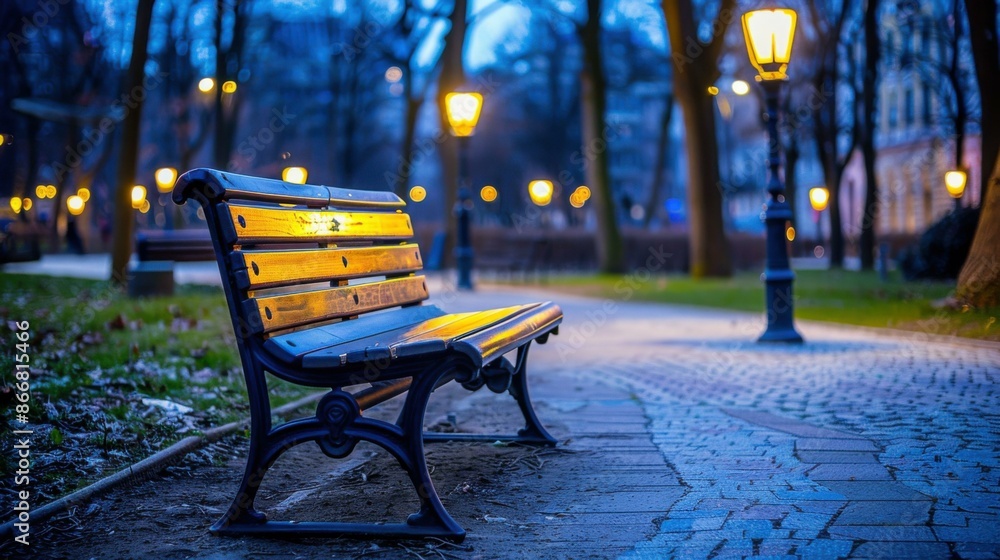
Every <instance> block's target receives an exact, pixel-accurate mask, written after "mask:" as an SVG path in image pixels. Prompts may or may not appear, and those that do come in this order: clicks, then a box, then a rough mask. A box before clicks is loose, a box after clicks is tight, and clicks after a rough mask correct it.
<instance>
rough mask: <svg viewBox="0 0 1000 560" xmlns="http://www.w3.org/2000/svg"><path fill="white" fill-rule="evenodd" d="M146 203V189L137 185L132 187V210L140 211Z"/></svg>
mask: <svg viewBox="0 0 1000 560" xmlns="http://www.w3.org/2000/svg"><path fill="white" fill-rule="evenodd" d="M145 201H146V187H144V186H142V185H136V186H134V187H132V208H136V209H138V208H139V207H141V206H142V203H143V202H145Z"/></svg>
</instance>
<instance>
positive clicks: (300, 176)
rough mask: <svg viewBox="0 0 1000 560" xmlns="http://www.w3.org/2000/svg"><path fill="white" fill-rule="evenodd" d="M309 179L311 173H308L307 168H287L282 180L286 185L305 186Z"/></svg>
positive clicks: (283, 171) (282, 174) (282, 172)
mask: <svg viewBox="0 0 1000 560" xmlns="http://www.w3.org/2000/svg"><path fill="white" fill-rule="evenodd" d="M307 177H309V172H308V171H306V168H305V167H286V168H285V169H284V170H282V171H281V180H282V181H285V182H286V183H295V184H296V185H304V184H305V183H306V178H307Z"/></svg>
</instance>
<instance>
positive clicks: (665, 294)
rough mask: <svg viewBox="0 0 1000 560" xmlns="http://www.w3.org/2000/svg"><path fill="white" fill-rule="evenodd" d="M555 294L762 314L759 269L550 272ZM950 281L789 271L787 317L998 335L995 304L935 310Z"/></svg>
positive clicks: (971, 335) (998, 337)
mask: <svg viewBox="0 0 1000 560" xmlns="http://www.w3.org/2000/svg"><path fill="white" fill-rule="evenodd" d="M549 285H550V286H552V287H553V288H556V289H558V290H559V291H562V292H569V293H576V294H581V295H588V296H598V297H609V298H613V299H619V300H637V301H655V302H661V303H678V304H685V305H696V306H705V307H717V308H725V309H735V310H739V311H750V312H763V309H764V291H763V287H762V284H761V281H760V275H759V273H740V274H737V275H736V276H734V277H733V278H729V279H705V280H692V279H691V278H689V277H686V276H656V275H654V276H652V277H649V278H647V277H646V276H644V275H635V274H634V275H625V276H617V275H580V276H553V277H550V278H549ZM953 288H954V286H953V285H952V284H950V283H942V282H906V281H903V280H902V279H901V278H900V277H899V276H898V275H895V274H893V275H890V276H889V278H888V279H887V280H886V281H882V280H880V279H879V278H878V276H877V274H875V273H873V272H851V271H843V270H823V271H819V270H804V271H797V272H796V281H795V288H794V295H795V316H796V317H797V318H800V319H813V320H818V321H829V322H834V323H845V324H849V325H862V326H867V327H883V328H885V327H889V328H894V329H902V330H909V331H917V332H924V333H928V334H947V335H956V336H963V337H968V338H978V339H985V340H1000V325H998V324H997V317H998V316H1000V309H996V308H994V309H982V310H970V309H959V310H946V309H936V308H935V307H934V306H933V305H932V302H934V301H935V300H940V299H942V298H944V297H946V296H947V295H948V294H949V293H951V291H952V290H953Z"/></svg>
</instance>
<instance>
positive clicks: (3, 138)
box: [0, 134, 7, 146]
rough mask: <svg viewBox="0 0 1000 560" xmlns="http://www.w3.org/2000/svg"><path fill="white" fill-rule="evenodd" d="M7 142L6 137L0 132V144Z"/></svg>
mask: <svg viewBox="0 0 1000 560" xmlns="http://www.w3.org/2000/svg"><path fill="white" fill-rule="evenodd" d="M6 142H7V137H6V136H4V135H3V134H0V146H3V145H4V144H5V143H6Z"/></svg>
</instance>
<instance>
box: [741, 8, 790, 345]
mask: <svg viewBox="0 0 1000 560" xmlns="http://www.w3.org/2000/svg"><path fill="white" fill-rule="evenodd" d="M795 19H796V14H795V11H794V10H790V9H785V8H779V9H773V10H754V11H751V12H747V13H745V14H743V35H744V37H745V38H746V43H747V53H748V54H749V56H750V62H751V63H752V64H753V66H754V68H756V69H757V73H758V75H757V77H756V80H757V81H758V82H760V84H761V86H762V87H763V88H764V99H765V107H766V112H765V120H766V122H767V134H768V146H769V149H768V167H769V179H768V183H767V191H768V193H769V194H770V195H771V197H770V199H769V200H768V202H767V205H766V207H765V210H764V223H765V227H766V231H767V265H766V267H765V270H764V282H765V301H766V311H767V329H766V330H765V331H764V334H762V335H761V336H760V338H758V339H757V341H758V342H802V335H800V334H799V333H798V332H797V331H796V330H795V321H794V308H793V302H792V282H793V281H794V279H795V274H794V273H793V272H792V269H791V267H790V266H789V260H788V245H787V244H786V241H785V239H786V235H787V233H786V231H785V224H786V223H787V222H788V221H789V220H791V219H792V209H791V207H790V206H789V204H788V202H787V201H786V200H785V185H784V182H783V181H782V178H781V174H780V172H779V171H780V167H781V152H780V149H781V142H780V139H779V137H778V97H779V95H780V93H781V84H782V82H783V81H785V80H787V79H788V75H787V74H785V70H786V69H787V67H788V61H789V60H790V59H791V54H792V41H793V40H794V37H795Z"/></svg>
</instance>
